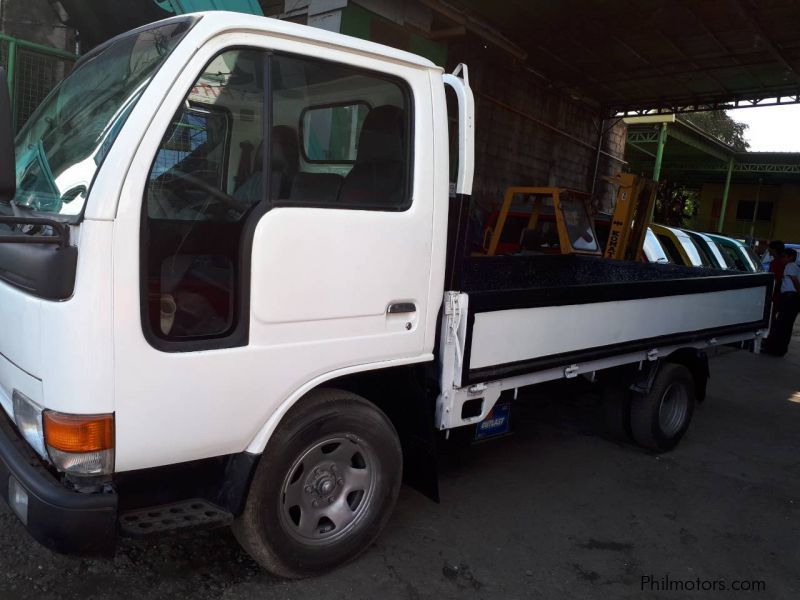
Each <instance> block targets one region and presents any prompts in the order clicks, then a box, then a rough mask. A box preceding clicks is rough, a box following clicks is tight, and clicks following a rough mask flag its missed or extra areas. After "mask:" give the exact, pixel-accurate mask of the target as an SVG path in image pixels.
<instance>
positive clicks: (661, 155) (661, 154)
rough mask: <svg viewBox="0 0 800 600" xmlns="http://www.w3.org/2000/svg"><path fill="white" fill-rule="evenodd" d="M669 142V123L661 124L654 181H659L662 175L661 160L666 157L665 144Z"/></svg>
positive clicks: (654, 167)
mask: <svg viewBox="0 0 800 600" xmlns="http://www.w3.org/2000/svg"><path fill="white" fill-rule="evenodd" d="M666 143H667V124H666V123H662V124H661V131H659V132H658V148H657V149H656V164H654V165H653V181H658V180H659V178H660V177H661V160H662V159H663V158H664V145H665V144H666Z"/></svg>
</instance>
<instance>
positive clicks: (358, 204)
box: [270, 55, 411, 211]
mask: <svg viewBox="0 0 800 600" xmlns="http://www.w3.org/2000/svg"><path fill="white" fill-rule="evenodd" d="M270 70H271V73H272V85H271V94H272V123H273V129H272V140H273V142H272V144H271V151H272V158H271V165H272V169H271V170H272V179H273V182H272V184H271V188H272V192H273V202H274V203H275V204H285V205H308V206H318V207H323V208H345V209H360V210H387V211H396V210H404V209H405V208H407V207H408V206H409V205H410V203H411V179H410V173H411V160H410V144H411V126H410V123H411V120H410V102H409V92H408V89H407V86H406V85H405V84H404V83H402V82H401V81H400V80H398V79H395V78H393V77H390V76H386V75H382V74H378V73H373V72H371V71H365V70H363V69H357V68H353V67H348V66H345V65H339V64H335V63H330V62H326V61H321V60H316V59H310V58H300V57H294V56H283V55H275V56H274V57H273V59H272V62H271V68H270ZM276 179H277V181H275V180H276Z"/></svg>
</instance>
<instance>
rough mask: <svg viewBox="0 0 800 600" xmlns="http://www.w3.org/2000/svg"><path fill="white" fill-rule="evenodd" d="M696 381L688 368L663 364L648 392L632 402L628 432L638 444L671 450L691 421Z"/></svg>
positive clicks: (657, 449)
mask: <svg viewBox="0 0 800 600" xmlns="http://www.w3.org/2000/svg"><path fill="white" fill-rule="evenodd" d="M694 406H695V384H694V378H693V377H692V374H691V372H690V371H689V369H687V368H686V367H684V366H683V365H679V364H674V363H665V364H663V365H661V367H660V368H659V370H658V373H657V374H656V377H655V380H654V381H653V385H652V387H651V388H650V391H649V392H648V393H647V394H634V397H633V398H632V401H631V433H632V435H633V439H634V440H635V441H636V443H637V444H639V445H640V446H642V447H643V448H647V449H648V450H653V451H655V452H667V451H669V450H672V449H673V448H674V447H675V446H677V445H678V442H680V441H681V438H683V436H684V435H685V434H686V431H687V430H688V429H689V424H690V423H691V422H692V415H693V414H694Z"/></svg>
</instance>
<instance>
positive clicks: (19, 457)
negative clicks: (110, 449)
mask: <svg viewBox="0 0 800 600" xmlns="http://www.w3.org/2000/svg"><path fill="white" fill-rule="evenodd" d="M2 413H3V411H2V410H0V495H2V497H3V499H4V500H6V501H7V502H9V496H8V494H9V482H10V478H11V477H13V478H14V479H15V480H16V481H17V482H18V484H19V485H20V486H21V487H22V489H23V490H24V491H25V492H26V493H27V495H28V506H27V524H26V527H27V529H28V532H29V533H30V534H31V535H32V536H33V537H34V538H35V539H36V540H37V541H38V542H39V543H41V544H42V545H44V546H46V547H47V548H49V549H51V550H54V551H56V552H63V553H65V554H82V555H98V554H108V553H110V552H113V550H114V542H115V537H116V522H117V495H116V494H114V493H109V494H83V493H79V492H74V491H71V490H69V489H67V488H66V487H64V486H63V485H62V484H61V483H60V482H59V481H58V480H57V479H56V477H55V476H54V475H53V474H52V473H51V472H50V471H48V470H47V468H46V467H45V466H44V465H43V464H42V461H41V459H40V458H39V457H38V456H37V455H36V453H35V452H33V450H32V449H31V448H30V447H29V446H28V444H27V442H25V441H24V440H23V439H22V438H21V437H20V435H19V433H17V430H16V429H15V428H14V427H13V426H12V425H11V423H10V422H9V420H8V418H7V417H6V415H5V414H2Z"/></svg>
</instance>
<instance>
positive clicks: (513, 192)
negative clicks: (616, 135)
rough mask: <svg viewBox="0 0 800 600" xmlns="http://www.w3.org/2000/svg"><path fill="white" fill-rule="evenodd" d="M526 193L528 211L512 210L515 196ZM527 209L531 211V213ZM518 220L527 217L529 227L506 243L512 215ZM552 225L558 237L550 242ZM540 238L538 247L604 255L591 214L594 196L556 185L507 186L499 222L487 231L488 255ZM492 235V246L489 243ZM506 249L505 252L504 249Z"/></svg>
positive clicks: (514, 249) (485, 248) (516, 248)
mask: <svg viewBox="0 0 800 600" xmlns="http://www.w3.org/2000/svg"><path fill="white" fill-rule="evenodd" d="M517 196H522V197H523V201H522V204H523V205H525V208H526V212H525V213H515V212H511V205H512V202H513V201H514V198H515V197H517ZM527 210H530V214H529V216H528V213H527ZM510 214H511V215H512V216H513V217H515V218H516V219H519V218H520V216H523V215H524V216H527V226H526V227H525V228H524V229H523V230H522V232H521V234H520V237H519V239H516V240H513V242H511V243H508V242H506V243H502V239H503V230H504V228H505V227H506V224H507V222H508V218H509V215H510ZM546 224H547V225H552V227H550V228H549V229H550V231H551V232H552V233H553V234H554V233H555V230H557V238H556V239H555V240H553V242H554V243H552V244H550V243H548V242H547V241H546V240H544V239H541V238H542V237H543V236H541V233H542V229H543V227H544V226H545V225H546ZM537 237H538V238H539V239H538V243H536V242H533V244H534V246H535V247H534V250H542V251H545V252H547V251H548V249H549V248H552V249H553V250H556V249H558V250H557V251H559V252H561V253H564V254H593V255H596V256H599V255H600V254H601V250H600V246H599V244H598V242H597V235H596V234H595V231H594V226H593V224H592V219H591V213H590V197H589V195H588V194H586V193H584V192H578V191H575V190H569V189H566V188H555V187H510V188H507V189H506V193H505V196H504V198H503V204H502V206H501V208H500V211H499V213H498V214H497V219H496V222H495V223H494V224H493V226H492V224H490V225H489V226H488V227H487V228H486V230H485V232H484V250H485V254H486V256H495V255H496V254H497V253H498V251H500V253H501V254H505V253H507V251H509V250H511V251H514V252H516V251H520V250H522V249H524V247H525V245H526V244H525V242H524V240H525V239H536V238H537ZM487 238H488V245H487V244H486V241H487ZM503 250H505V251H503Z"/></svg>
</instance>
